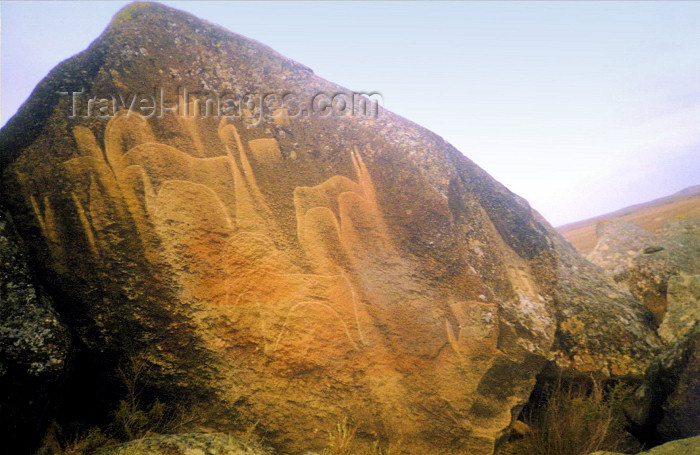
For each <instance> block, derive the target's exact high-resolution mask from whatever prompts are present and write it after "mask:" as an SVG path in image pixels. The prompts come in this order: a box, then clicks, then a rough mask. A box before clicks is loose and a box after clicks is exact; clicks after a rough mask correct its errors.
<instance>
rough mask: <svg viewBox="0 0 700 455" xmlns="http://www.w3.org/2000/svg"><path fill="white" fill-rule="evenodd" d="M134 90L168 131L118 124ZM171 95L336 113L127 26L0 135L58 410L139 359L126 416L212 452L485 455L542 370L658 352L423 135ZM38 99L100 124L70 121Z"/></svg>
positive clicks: (478, 172)
mask: <svg viewBox="0 0 700 455" xmlns="http://www.w3.org/2000/svg"><path fill="white" fill-rule="evenodd" d="M154 86H155V87H158V88H161V89H162V91H161V92H157V94H158V93H160V94H165V97H166V104H168V105H172V104H174V103H175V102H176V101H177V105H178V108H177V109H174V110H172V111H167V112H162V114H163V115H155V116H152V117H148V115H147V114H146V113H145V112H143V111H138V112H133V111H130V110H129V109H128V107H129V106H130V105H129V103H128V102H126V103H124V102H123V100H130V99H132V96H134V95H136V94H144V96H145V94H153V93H154V92H153V87H154ZM82 89H84V91H81V90H82ZM185 90H187V93H189V94H192V93H201V92H205V93H207V92H209V91H212V92H216V93H219V94H224V93H229V94H232V93H240V92H247V93H276V94H282V93H293V94H295V95H298V99H299V100H302V101H310V100H313V99H314V98H315V97H316V96H317V95H318V94H337V93H339V92H343V89H342V88H341V87H339V86H337V85H335V84H332V83H330V82H328V81H325V80H323V79H321V78H319V77H317V76H315V75H314V74H313V72H312V71H311V70H310V69H309V68H307V67H305V66H303V65H301V64H298V63H296V62H293V61H291V60H289V59H287V58H285V57H283V56H281V55H279V54H277V53H276V52H274V51H273V50H271V49H270V48H268V47H266V46H264V45H262V44H260V43H257V42H255V41H253V40H249V39H246V38H244V37H241V36H238V35H235V34H233V33H230V32H228V31H226V30H223V29H221V28H220V27H217V26H215V25H212V24H209V23H207V22H204V21H202V20H199V19H197V18H195V17H193V16H191V15H189V14H186V13H183V12H180V11H177V10H174V9H171V8H167V7H164V6H162V5H158V4H155V3H143V4H142V3H135V4H132V5H130V6H127V7H126V8H124V9H123V10H122V11H121V12H120V13H119V14H117V16H115V18H114V19H113V21H112V22H111V24H110V25H109V27H108V28H107V29H106V30H105V32H104V33H103V34H102V35H101V36H100V37H99V38H98V39H97V40H96V41H94V42H93V44H92V45H91V46H90V47H89V48H88V49H87V50H85V51H84V52H82V53H81V54H79V55H77V56H76V57H74V58H72V59H69V60H67V61H66V62H64V63H62V64H61V65H59V66H58V67H57V68H56V69H54V70H53V71H52V72H51V73H50V74H49V75H48V76H47V78H45V79H44V80H43V81H42V82H41V83H40V84H39V86H38V87H37V88H36V90H35V91H34V93H33V95H32V97H31V98H30V99H29V100H28V101H27V103H25V105H24V106H23V107H22V108H21V109H20V111H19V113H18V114H17V115H16V116H15V117H14V118H13V119H11V120H10V122H8V124H7V126H6V127H5V128H4V129H3V130H2V132H0V170H1V171H2V181H1V184H0V195H1V197H2V200H3V201H6V204H7V206H8V207H9V210H10V211H11V213H12V214H13V216H14V217H15V219H16V220H17V224H18V226H19V227H20V228H21V230H22V232H23V233H24V235H25V236H26V238H27V239H28V244H29V246H30V247H31V253H32V257H33V258H34V261H35V262H36V264H37V267H38V270H39V271H40V274H39V276H41V277H50V279H51V282H52V289H55V290H57V292H59V291H60V290H63V291H64V292H66V291H67V290H70V294H71V296H73V297H74V298H75V299H76V304H75V305H72V306H71V307H70V308H65V309H63V310H62V312H61V317H62V318H63V319H64V320H65V321H66V323H67V324H68V325H69V326H70V329H71V331H72V332H73V333H75V336H76V337H78V338H79V339H80V342H81V346H82V347H83V349H84V351H85V352H86V357H87V358H89V362H88V363H89V367H86V366H84V365H83V367H82V368H77V371H79V372H81V374H82V375H83V376H82V378H76V380H77V379H79V380H80V381H81V382H80V383H82V384H85V387H83V388H82V389H81V390H80V392H81V397H82V398H81V400H82V401H89V402H95V403H99V397H100V396H101V394H100V390H99V389H97V388H96V387H98V385H99V387H105V388H108V387H117V386H118V384H116V381H115V378H113V377H110V374H111V375H113V371H114V370H115V368H116V366H117V365H119V363H120V362H121V361H123V360H124V359H125V358H128V357H129V356H130V355H132V354H134V353H137V354H138V355H139V356H141V358H144V359H147V360H148V367H147V368H146V369H145V371H146V373H145V374H144V378H143V380H144V382H145V384H146V385H147V391H148V395H149V397H150V398H159V399H161V400H163V401H168V402H170V401H175V402H178V403H179V405H181V406H184V407H187V409H189V412H190V413H191V415H195V416H198V418H199V419H200V420H201V421H200V422H197V424H198V425H203V426H206V427H208V428H215V429H216V430H217V431H222V432H226V433H228V432H230V431H235V430H240V429H241V428H248V427H250V426H251V425H254V424H258V423H259V428H260V431H261V432H262V433H264V434H265V435H266V438H268V439H267V440H269V441H270V443H271V444H272V445H273V446H274V447H275V448H276V449H278V450H280V451H287V452H299V453H303V452H304V451H308V450H321V449H322V448H323V447H325V446H326V445H327V442H328V433H329V432H332V431H333V430H334V429H335V428H336V426H337V425H338V423H339V422H347V423H348V424H349V425H351V426H352V427H353V428H356V429H357V433H356V434H357V438H358V439H361V440H362V439H364V440H365V442H367V443H372V442H373V441H377V440H382V441H390V442H391V441H392V440H393V439H397V438H398V439H402V440H403V441H404V444H405V446H406V450H407V451H409V452H410V453H436V452H440V451H446V450H451V451H458V452H459V451H461V452H463V453H470V454H474V455H479V454H491V453H492V452H493V449H494V446H495V445H496V443H497V442H498V441H499V440H500V439H502V438H504V437H506V436H507V435H508V433H509V427H510V425H511V423H512V422H513V421H514V420H515V417H517V415H518V413H519V411H520V409H521V407H522V406H523V404H524V403H525V402H526V401H527V400H528V397H529V395H530V392H531V390H532V388H533V386H534V384H535V381H536V377H537V375H538V373H540V371H541V370H542V369H543V367H544V366H545V365H546V364H547V362H549V361H551V360H553V359H555V360H556V364H557V365H558V366H559V367H560V368H562V369H565V370H567V371H569V372H572V374H579V375H588V374H590V373H592V372H595V373H600V374H603V375H605V376H607V377H610V376H615V377H617V376H620V377H623V376H630V377H638V376H640V375H641V372H643V371H644V369H645V368H646V366H647V365H648V364H649V361H650V360H649V359H650V358H651V357H652V355H653V353H654V352H656V351H655V350H656V348H657V343H658V340H657V338H656V337H655V334H654V332H653V330H652V328H651V326H650V324H649V319H650V318H649V317H648V316H649V315H648V311H647V310H646V309H645V308H644V307H643V306H641V305H640V304H639V303H638V302H635V301H634V300H633V299H631V297H629V295H627V294H625V293H623V292H622V291H620V290H619V289H618V288H617V287H616V286H615V284H614V283H613V282H612V281H611V280H610V279H609V278H607V277H606V276H605V274H604V272H603V271H602V270H601V269H599V268H597V267H595V266H594V265H592V264H590V263H588V262H586V261H585V260H584V259H583V258H581V257H580V256H579V255H578V254H577V253H576V252H575V251H574V250H573V248H571V247H570V245H568V244H567V243H566V242H565V241H564V240H563V239H562V238H561V236H559V234H557V233H556V232H555V231H554V229H553V228H552V227H551V226H550V225H549V224H548V223H547V222H546V221H545V220H543V219H542V218H541V217H540V216H539V215H538V214H537V213H536V212H534V211H533V210H532V209H531V208H530V206H529V204H528V203H527V202H526V201H525V200H523V199H522V198H519V197H518V196H516V195H514V194H513V193H511V192H510V191H508V190H507V189H506V188H505V187H504V186H502V185H501V184H499V183H498V182H496V181H495V180H494V179H493V178H492V177H491V176H489V175H488V174H487V173H486V172H484V171H483V170H482V169H480V168H479V167H478V166H477V165H475V164H474V163H473V162H472V161H470V160H469V159H468V158H466V157H465V156H464V155H462V154H461V153H460V152H459V151H457V150H456V149H454V147H452V146H451V145H450V144H448V143H447V142H445V141H444V140H443V139H442V138H440V137H438V136H437V135H435V134H433V133H431V132H429V131H427V130H425V129H423V128H421V127H419V126H417V125H415V124H413V123H411V122H409V121H407V120H405V119H403V118H401V117H399V116H397V115H395V114H393V113H391V112H388V111H386V110H384V109H383V108H381V109H380V111H381V114H380V115H378V116H367V115H319V113H318V112H316V113H307V115H302V116H297V115H295V112H291V111H292V110H293V109H291V107H290V108H287V109H276V110H275V112H276V113H277V115H276V116H274V117H273V118H266V117H265V116H264V115H261V114H262V113H263V111H264V109H263V106H256V107H254V108H252V106H249V107H250V108H252V109H249V108H246V109H244V110H243V112H244V114H245V115H243V116H239V117H238V118H228V117H224V116H219V117H218V118H217V117H216V116H212V115H202V114H203V113H202V109H204V108H202V107H201V106H202V105H201V104H200V107H199V108H198V107H197V104H196V103H195V102H193V101H192V100H191V99H189V101H188V99H186V96H185ZM59 92H64V93H79V95H77V96H78V97H80V98H79V99H81V100H87V99H96V100H97V101H95V103H98V104H101V105H102V107H103V108H104V110H99V109H97V107H95V106H93V108H94V109H93V112H92V115H87V116H86V110H87V107H86V106H83V107H82V108H81V109H82V111H81V113H80V115H76V116H72V117H71V113H72V106H73V99H72V97H71V96H70V95H65V96H62V95H60V94H59ZM112 96H114V98H111V97H112ZM83 97H84V98H83ZM94 97H97V98H94ZM137 98H138V97H137ZM103 99H104V100H105V101H104V102H103V101H102V100H103ZM112 99H114V102H115V103H116V102H117V101H118V100H121V101H122V102H121V108H120V109H115V112H112V111H111V110H110V106H113V104H112V103H111V101H110V100H112ZM134 99H136V98H134ZM117 104H119V103H117ZM307 107H309V106H307ZM205 114H206V112H205ZM253 116H257V117H256V119H258V120H256V119H253V118H252V117H253ZM579 274H581V275H579ZM553 345H554V347H553ZM86 362H87V361H86ZM94 378H100V380H95V379H94ZM110 381H111V382H110ZM112 382H113V383H112ZM90 384H94V386H93V387H95V388H93V389H91V388H90ZM89 397H93V398H89ZM94 411H95V412H97V411H99V410H94ZM102 411H103V414H106V413H108V412H109V410H108V409H104V410H102Z"/></svg>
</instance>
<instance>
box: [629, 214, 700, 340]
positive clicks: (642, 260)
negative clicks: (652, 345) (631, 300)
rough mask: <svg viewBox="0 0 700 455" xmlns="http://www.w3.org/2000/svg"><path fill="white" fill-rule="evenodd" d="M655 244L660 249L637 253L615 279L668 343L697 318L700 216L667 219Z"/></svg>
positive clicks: (684, 331)
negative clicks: (646, 311)
mask: <svg viewBox="0 0 700 455" xmlns="http://www.w3.org/2000/svg"><path fill="white" fill-rule="evenodd" d="M657 243H658V245H659V246H660V247H662V248H663V249H658V248H653V249H650V248H647V249H645V250H643V251H641V252H639V253H638V254H637V255H636V256H635V257H634V258H633V259H632V262H631V264H630V266H629V267H627V268H626V269H625V270H624V271H622V272H620V273H619V274H618V276H617V278H616V279H618V280H619V281H621V282H624V283H625V284H627V285H628V286H629V289H630V291H631V292H632V293H633V294H634V295H635V296H637V297H638V298H639V299H640V300H641V301H643V302H644V303H645V304H646V305H647V307H649V309H651V310H652V311H653V312H654V314H655V315H656V317H657V320H658V321H659V322H660V326H659V335H660V336H661V337H662V338H663V339H664V340H665V341H666V342H669V343H670V342H674V341H677V340H679V339H681V338H682V337H683V336H684V335H685V334H686V333H687V331H688V330H689V329H690V328H691V327H692V326H693V324H694V323H695V321H698V320H700V305H698V302H700V217H687V218H678V219H674V220H670V221H668V222H667V223H666V224H665V225H664V227H663V228H662V229H661V231H660V232H659V234H658V240H657Z"/></svg>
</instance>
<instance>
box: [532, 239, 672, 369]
mask: <svg viewBox="0 0 700 455" xmlns="http://www.w3.org/2000/svg"><path fill="white" fill-rule="evenodd" d="M552 238H553V239H554V243H555V245H556V248H557V253H558V255H559V266H558V274H559V275H558V276H559V280H558V286H557V292H556V294H555V302H556V310H557V311H556V317H557V321H558V324H557V335H556V338H555V344H554V346H553V349H552V352H553V358H554V364H555V365H554V368H551V369H549V373H548V374H547V375H545V376H548V377H549V379H556V377H557V376H559V375H560V374H564V375H566V376H571V377H573V378H576V377H578V378H587V377H590V375H591V374H593V375H596V376H598V377H599V378H601V379H606V378H626V379H627V380H630V381H641V380H642V378H643V377H644V374H645V371H646V369H647V368H648V367H649V366H650V365H651V363H652V361H653V359H654V357H655V355H657V354H658V353H659V351H660V349H661V347H662V345H663V344H662V342H661V340H660V339H659V337H658V336H657V335H656V333H655V332H654V318H653V315H652V314H651V312H650V311H649V310H648V309H647V308H646V307H645V306H644V305H643V304H641V303H640V302H639V301H638V300H636V299H635V298H634V297H633V296H631V295H630V293H629V292H627V291H626V290H625V289H623V288H621V287H620V286H618V285H617V284H616V283H614V282H613V281H612V279H611V278H610V277H609V276H606V274H605V273H604V272H603V271H602V270H601V269H600V268H599V267H598V266H596V265H594V264H592V263H591V262H588V261H586V260H585V259H584V258H582V257H581V256H580V255H579V254H578V253H577V252H576V251H575V250H574V248H573V247H572V246H571V245H570V244H569V243H568V242H566V241H564V240H563V239H562V238H560V237H557V236H553V237H552Z"/></svg>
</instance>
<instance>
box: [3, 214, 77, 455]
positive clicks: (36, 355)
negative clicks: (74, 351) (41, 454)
mask: <svg viewBox="0 0 700 455" xmlns="http://www.w3.org/2000/svg"><path fill="white" fill-rule="evenodd" d="M26 261H27V257H26V251H25V248H24V245H23V243H22V240H21V239H20V238H19V236H18V234H17V232H16V231H15V228H14V226H13V224H12V221H11V218H10V217H9V216H8V215H7V214H6V213H4V212H0V435H2V437H3V439H4V440H5V441H7V442H8V444H9V446H6V447H5V448H6V449H7V450H10V451H11V452H13V453H22V452H24V451H27V450H29V449H31V448H33V445H34V444H35V443H36V440H35V438H36V435H37V434H40V432H41V430H42V428H43V427H44V426H45V425H46V424H47V419H48V418H49V417H50V415H51V414H50V410H51V407H52V405H53V404H55V403H53V400H54V399H55V396H54V394H55V389H56V387H57V386H58V383H59V380H60V378H61V375H62V374H63V371H64V368H65V366H66V359H67V357H68V354H69V347H70V340H69V337H68V332H67V330H66V329H65V328H64V327H63V326H62V325H61V323H60V322H59V320H58V316H57V314H56V312H55V311H54V310H53V305H52V302H51V299H50V298H49V297H48V296H47V295H46V293H45V292H43V290H42V289H41V288H39V287H37V285H36V282H35V280H34V277H33V276H32V274H31V272H30V270H29V267H28V265H27V262H26Z"/></svg>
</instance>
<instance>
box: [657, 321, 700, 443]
mask: <svg viewBox="0 0 700 455" xmlns="http://www.w3.org/2000/svg"><path fill="white" fill-rule="evenodd" d="M646 388H647V389H648V390H652V391H653V392H654V394H653V395H652V398H653V400H652V403H654V404H656V406H657V407H656V408H652V409H650V413H649V420H651V423H653V424H654V426H655V431H656V433H657V435H658V438H659V439H660V440H662V441H667V440H670V439H679V438H687V437H690V436H697V435H700V322H698V323H696V324H695V326H694V327H693V329H692V330H690V331H689V333H688V334H687V335H686V336H685V337H684V338H683V339H682V340H680V341H678V342H676V343H673V344H671V345H670V346H668V347H667V348H666V349H665V350H664V352H663V353H662V355H661V357H660V360H659V364H658V365H657V366H656V367H655V368H650V370H649V373H648V375H647V384H646Z"/></svg>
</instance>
